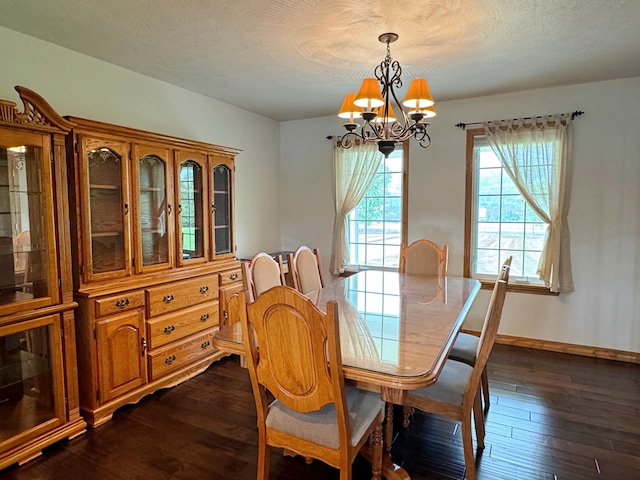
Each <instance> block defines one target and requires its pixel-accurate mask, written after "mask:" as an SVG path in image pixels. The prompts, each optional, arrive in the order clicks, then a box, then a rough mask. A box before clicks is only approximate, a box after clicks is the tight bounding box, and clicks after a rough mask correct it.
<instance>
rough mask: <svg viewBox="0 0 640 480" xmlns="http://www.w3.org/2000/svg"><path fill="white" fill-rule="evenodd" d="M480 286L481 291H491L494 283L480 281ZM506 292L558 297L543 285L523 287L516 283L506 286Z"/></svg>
mask: <svg viewBox="0 0 640 480" xmlns="http://www.w3.org/2000/svg"><path fill="white" fill-rule="evenodd" d="M480 284H481V285H482V287H481V288H482V290H493V287H494V285H495V281H490V280H480ZM507 291H508V292H518V293H532V294H534V295H550V296H552V297H557V296H558V295H560V294H559V293H557V292H552V291H550V290H549V289H548V288H547V287H545V286H544V285H524V284H518V283H510V284H509V285H508V286H507Z"/></svg>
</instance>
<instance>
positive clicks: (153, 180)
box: [133, 144, 174, 273]
mask: <svg viewBox="0 0 640 480" xmlns="http://www.w3.org/2000/svg"><path fill="white" fill-rule="evenodd" d="M171 155H172V152H171V150H170V149H168V148H163V147H158V146H153V145H140V144H136V145H134V146H133V159H134V161H133V177H134V178H133V192H134V195H133V197H134V199H135V202H136V208H135V210H134V215H135V217H134V218H135V222H134V225H135V232H136V234H135V240H136V242H135V243H136V253H135V259H136V262H135V268H136V273H142V272H149V271H155V270H166V269H168V268H171V267H172V266H173V264H174V260H173V258H174V255H173V253H174V245H173V237H174V226H173V224H174V218H173V217H174V215H173V194H172V190H173V188H172V175H173V168H172V162H171Z"/></svg>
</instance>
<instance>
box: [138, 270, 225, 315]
mask: <svg viewBox="0 0 640 480" xmlns="http://www.w3.org/2000/svg"><path fill="white" fill-rule="evenodd" d="M145 291H146V293H147V308H148V309H149V312H148V313H149V315H148V317H156V316H158V315H161V314H163V313H169V312H173V311H175V310H179V309H181V308H186V307H190V306H192V305H195V304H197V303H202V302H208V301H211V300H216V299H217V298H218V275H217V274H214V275H203V276H202V277H196V278H192V279H189V280H181V281H179V282H173V283H167V284H164V285H158V286H156V287H151V288H147V289H146V290H145Z"/></svg>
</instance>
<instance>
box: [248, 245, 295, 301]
mask: <svg viewBox="0 0 640 480" xmlns="http://www.w3.org/2000/svg"><path fill="white" fill-rule="evenodd" d="M242 283H243V289H244V290H246V291H248V292H249V296H250V297H249V299H250V300H251V301H253V300H255V299H256V298H258V297H259V296H260V294H261V293H263V292H266V291H267V290H269V289H270V288H272V287H275V286H277V285H285V284H286V282H285V277H284V268H283V265H282V256H281V255H277V256H276V258H275V260H274V259H273V257H272V256H271V255H269V254H268V253H264V252H260V253H257V254H256V255H254V257H253V258H252V259H251V260H250V261H249V262H242Z"/></svg>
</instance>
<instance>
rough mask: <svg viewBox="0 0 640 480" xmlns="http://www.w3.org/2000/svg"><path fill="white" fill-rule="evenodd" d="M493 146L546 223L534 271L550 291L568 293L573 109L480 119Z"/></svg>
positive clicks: (570, 283)
mask: <svg viewBox="0 0 640 480" xmlns="http://www.w3.org/2000/svg"><path fill="white" fill-rule="evenodd" d="M483 126H484V131H485V135H486V137H487V140H488V142H489V145H491V148H492V149H493V151H494V152H495V154H496V155H497V156H498V158H499V159H500V162H501V163H502V165H503V167H504V169H505V170H506V172H507V174H508V175H509V177H511V179H512V180H513V182H514V183H515V185H516V187H517V188H518V190H519V191H520V194H521V195H522V196H523V197H524V199H525V201H526V202H527V205H529V207H531V209H533V211H534V212H535V213H536V214H537V215H538V216H539V217H540V218H541V219H542V221H544V222H545V223H546V224H547V232H546V235H545V239H544V246H543V250H542V254H541V256H540V262H539V263H538V270H537V274H538V275H539V277H540V279H541V280H543V281H544V284H545V285H546V286H547V287H549V289H550V290H551V291H552V292H572V291H573V290H574V287H573V276H572V274H571V252H570V247H569V225H568V223H567V215H568V213H569V200H570V194H571V183H570V180H571V143H572V124H571V114H570V113H566V114H557V115H548V116H544V117H536V118H535V119H534V120H532V121H525V120H524V119H522V118H518V119H514V120H502V121H491V122H483Z"/></svg>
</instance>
